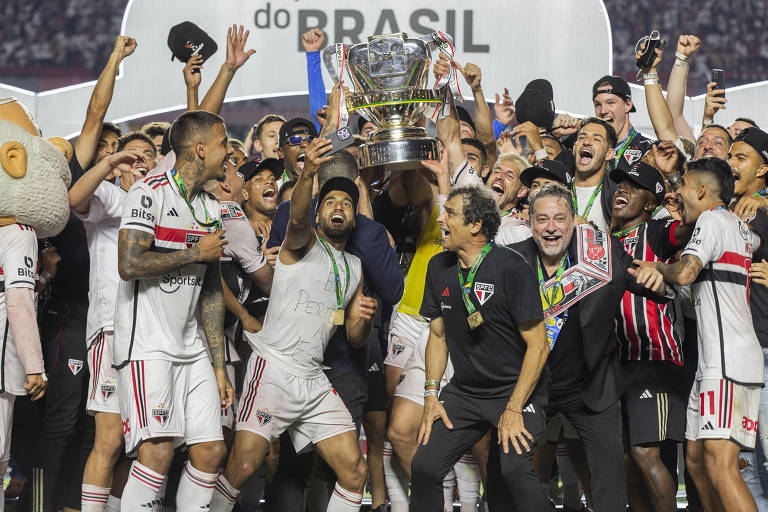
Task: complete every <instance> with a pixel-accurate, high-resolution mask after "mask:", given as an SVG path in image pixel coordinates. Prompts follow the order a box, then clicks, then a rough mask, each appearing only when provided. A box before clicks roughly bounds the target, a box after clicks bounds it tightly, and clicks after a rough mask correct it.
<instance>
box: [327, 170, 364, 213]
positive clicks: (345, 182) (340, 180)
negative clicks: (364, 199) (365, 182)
mask: <svg viewBox="0 0 768 512" xmlns="http://www.w3.org/2000/svg"><path fill="white" fill-rule="evenodd" d="M334 190H341V191H342V192H346V193H347V194H348V195H349V197H351V198H352V204H353V206H354V208H355V211H357V203H358V201H359V200H360V191H359V190H358V189H357V185H355V182H354V181H352V180H351V179H349V178H345V177H344V176H336V177H335V178H331V179H329V180H328V181H326V182H325V183H324V184H323V186H322V188H320V193H319V194H318V195H317V204H318V205H319V204H320V203H321V202H322V201H323V199H324V198H325V196H327V195H328V194H329V193H331V192H333V191H334Z"/></svg>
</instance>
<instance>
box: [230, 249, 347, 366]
mask: <svg viewBox="0 0 768 512" xmlns="http://www.w3.org/2000/svg"><path fill="white" fill-rule="evenodd" d="M329 248H330V250H331V253H332V254H333V257H334V259H335V260H336V265H337V267H338V269H339V276H340V278H341V284H342V286H343V289H344V307H346V306H347V304H348V303H349V301H350V300H351V299H352V297H354V295H355V292H356V291H357V287H358V286H359V284H360V278H361V276H362V266H361V264H360V259H359V258H358V257H357V256H353V255H352V254H350V253H348V252H346V251H344V252H343V254H342V251H337V250H336V249H334V248H333V247H332V246H330V245H329ZM345 258H346V261H347V263H348V264H349V273H350V278H349V286H348V287H347V286H346V271H345V265H344V259H345ZM335 309H336V278H335V276H334V273H333V265H332V263H331V259H330V257H329V255H328V252H326V250H325V248H324V247H323V245H322V244H321V243H320V241H319V240H317V241H315V243H314V245H313V246H312V248H311V249H310V250H309V251H308V252H307V254H306V255H305V256H304V258H302V259H301V261H299V262H298V263H294V264H293V265H285V264H284V263H281V262H280V258H279V257H278V258H277V263H276V264H275V275H274V278H273V279H272V293H271V294H270V296H269V306H267V313H266V315H265V316H264V328H263V329H262V330H261V331H259V332H257V333H256V334H251V333H248V332H245V333H244V335H245V337H246V338H247V339H248V342H249V343H250V345H251V347H252V348H253V351H254V353H256V354H257V355H260V356H261V357H263V358H265V359H267V360H268V361H273V362H274V363H275V364H278V365H280V366H282V367H283V368H284V369H285V370H286V371H287V372H288V373H290V374H292V375H297V376H299V377H307V378H308V377H314V376H317V375H318V374H319V373H320V372H321V371H322V366H321V365H322V362H323V353H324V352H325V347H326V345H328V340H330V339H331V335H333V333H334V332H335V330H336V326H334V325H333V318H332V316H333V312H334V310H335ZM341 328H342V329H343V328H344V326H342V327H341Z"/></svg>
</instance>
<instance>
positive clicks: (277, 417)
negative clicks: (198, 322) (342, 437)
mask: <svg viewBox="0 0 768 512" xmlns="http://www.w3.org/2000/svg"><path fill="white" fill-rule="evenodd" d="M235 429H236V430H247V431H249V432H253V433H254V434H258V435H260V436H261V437H263V438H265V439H266V440H267V441H269V442H272V441H273V440H275V439H277V438H278V437H279V436H280V434H282V433H283V432H286V431H287V432H288V435H290V436H291V440H292V441H293V447H294V448H295V449H296V452H297V453H298V452H300V451H302V450H303V449H305V448H306V447H307V446H309V444H310V443H311V444H317V443H319V442H320V441H323V440H325V439H329V438H331V437H333V436H337V435H339V434H342V433H344V432H348V431H350V430H355V424H354V423H353V422H352V416H351V415H350V414H349V411H348V410H347V407H346V406H345V405H344V402H343V401H342V400H341V397H339V395H338V393H337V392H336V390H335V389H333V386H331V383H330V382H329V381H328V377H326V376H325V374H324V373H320V375H318V376H317V377H314V378H311V379H306V378H302V377H297V376H295V375H291V374H290V373H288V372H287V371H285V370H284V369H283V368H281V367H279V366H278V365H276V364H275V363H273V362H271V361H268V360H266V359H264V358H263V357H261V356H259V355H258V354H256V353H255V352H254V353H253V354H251V357H250V358H249V359H248V368H247V369H246V373H245V383H244V385H243V395H242V397H241V398H240V409H239V411H238V415H237V427H236V428H235Z"/></svg>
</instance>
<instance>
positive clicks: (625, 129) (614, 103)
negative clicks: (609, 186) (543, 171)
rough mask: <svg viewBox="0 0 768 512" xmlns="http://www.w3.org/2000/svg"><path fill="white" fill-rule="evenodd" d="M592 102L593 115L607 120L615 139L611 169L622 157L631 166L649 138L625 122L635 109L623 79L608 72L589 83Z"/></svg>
mask: <svg viewBox="0 0 768 512" xmlns="http://www.w3.org/2000/svg"><path fill="white" fill-rule="evenodd" d="M592 103H593V104H594V106H595V117H598V118H600V119H602V120H604V121H607V122H608V123H609V124H610V125H611V126H612V127H613V129H614V131H615V132H616V142H614V143H613V145H612V146H611V147H614V146H615V148H614V151H615V152H614V154H613V156H611V157H610V158H612V159H613V161H612V162H611V167H610V168H611V169H614V168H616V166H617V165H618V163H619V160H620V159H622V158H623V159H624V160H625V161H626V162H627V164H630V165H631V164H633V163H635V162H637V161H638V160H640V157H641V156H643V154H645V153H646V152H647V151H648V150H649V149H651V144H653V140H651V139H649V138H648V137H645V136H644V135H642V134H641V133H640V132H638V131H637V130H635V129H634V127H632V123H631V122H630V121H629V114H630V113H631V112H635V111H636V109H635V106H634V105H633V104H632V90H631V89H630V88H629V85H628V84H627V81H626V80H624V79H623V78H621V77H618V76H611V75H606V76H604V77H602V78H601V79H600V80H598V81H597V82H595V85H593V86H592ZM609 172H610V170H609ZM609 202H610V198H609Z"/></svg>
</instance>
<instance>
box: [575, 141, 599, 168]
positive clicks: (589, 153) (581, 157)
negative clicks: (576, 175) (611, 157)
mask: <svg viewBox="0 0 768 512" xmlns="http://www.w3.org/2000/svg"><path fill="white" fill-rule="evenodd" d="M577 157H578V158H577V163H578V164H579V165H581V166H583V167H586V166H588V165H589V164H591V163H592V160H593V159H594V158H595V150H594V149H592V148H591V147H589V146H583V147H582V148H581V149H580V150H579V154H578V155H577Z"/></svg>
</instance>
